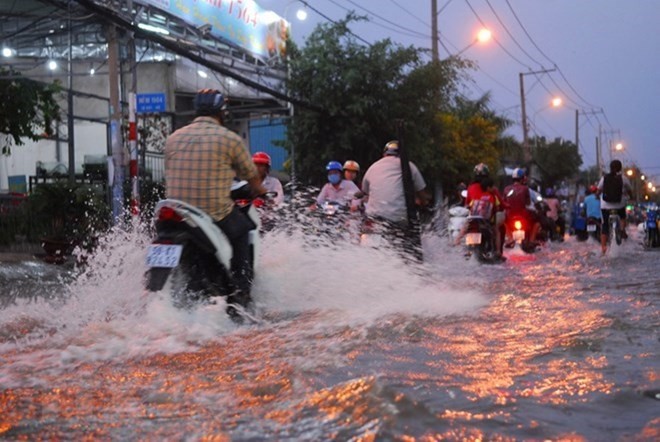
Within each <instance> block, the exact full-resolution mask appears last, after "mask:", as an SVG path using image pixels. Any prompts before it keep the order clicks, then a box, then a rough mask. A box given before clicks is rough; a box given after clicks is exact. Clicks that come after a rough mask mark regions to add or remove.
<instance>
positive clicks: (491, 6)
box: [485, 0, 543, 68]
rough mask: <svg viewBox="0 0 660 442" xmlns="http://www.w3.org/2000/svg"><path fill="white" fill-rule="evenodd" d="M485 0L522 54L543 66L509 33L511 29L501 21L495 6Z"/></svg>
mask: <svg viewBox="0 0 660 442" xmlns="http://www.w3.org/2000/svg"><path fill="white" fill-rule="evenodd" d="M485 1H486V3H487V4H488V7H489V8H490V10H491V11H493V15H494V16H495V18H496V19H497V21H498V22H499V23H500V25H502V27H503V28H504V30H505V31H506V33H507V34H508V35H509V37H511V40H513V42H514V43H515V44H516V46H518V48H520V50H521V51H522V52H523V54H525V55H527V57H529V59H530V60H532V61H533V62H534V63H536V64H538V65H539V66H540V67H541V68H543V63H540V62H539V61H538V60H536V59H535V58H534V57H532V56H531V55H530V54H529V52H527V51H526V50H525V48H523V47H522V46H521V45H520V43H518V40H516V37H514V35H513V34H512V33H511V31H509V28H508V27H507V25H506V24H505V23H504V22H503V21H502V19H501V18H500V16H499V15H498V14H497V12H496V11H495V8H493V5H492V4H491V3H490V1H489V0H485Z"/></svg>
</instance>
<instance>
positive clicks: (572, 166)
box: [530, 137, 582, 186]
mask: <svg viewBox="0 0 660 442" xmlns="http://www.w3.org/2000/svg"><path fill="white" fill-rule="evenodd" d="M530 143H532V146H533V148H532V157H533V159H534V161H535V162H536V164H537V165H538V167H539V169H540V171H541V176H542V180H543V183H544V184H545V185H546V186H552V185H554V184H556V183H559V182H560V181H562V180H565V179H568V178H576V177H577V175H578V173H579V171H580V166H581V165H582V156H581V155H580V153H579V152H578V148H577V146H576V145H575V143H573V142H571V141H567V140H564V139H561V138H556V139H554V140H553V141H552V142H550V143H548V141H547V140H546V139H545V137H536V138H534V139H532V140H530Z"/></svg>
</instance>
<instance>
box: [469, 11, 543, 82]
mask: <svg viewBox="0 0 660 442" xmlns="http://www.w3.org/2000/svg"><path fill="white" fill-rule="evenodd" d="M465 3H467V5H468V7H469V8H470V10H471V11H472V13H473V14H474V16H475V17H476V18H477V20H479V23H481V26H483V27H485V28H487V27H488V26H486V23H485V22H484V21H483V20H482V19H481V17H480V16H479V14H477V11H476V10H475V9H474V8H473V7H472V5H471V4H470V0H465ZM491 38H492V39H493V41H495V43H497V45H498V46H499V47H500V48H501V49H502V50H503V51H504V52H506V54H507V55H508V56H509V57H511V58H512V59H513V60H515V61H516V62H517V63H518V64H520V65H521V66H525V67H526V68H527V69H529V70H530V71H531V70H532V68H531V67H530V66H529V65H526V64H525V63H523V62H522V61H521V60H520V59H519V58H518V57H516V56H515V55H513V54H512V53H511V52H509V50H508V49H507V48H505V47H504V45H503V44H502V43H500V41H499V40H498V39H497V38H495V36H492V37H491Z"/></svg>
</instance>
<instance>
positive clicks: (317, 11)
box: [299, 0, 373, 47]
mask: <svg viewBox="0 0 660 442" xmlns="http://www.w3.org/2000/svg"><path fill="white" fill-rule="evenodd" d="M299 1H300V3H302V4H303V5H305V7H307V8H309V9H311V10H312V11H314V12H316V13H317V14H318V15H320V16H321V17H323V18H324V19H326V20H327V21H329V22H331V23H334V24H336V25H337V24H339V23H337V21H335V20H333V19H331V18H330V17H328V16H327V15H326V14H324V13H323V12H321V11H319V10H318V9H317V8H315V7H314V6H312V5H310V4H309V3H308V2H307V1H305V0H299ZM347 30H348V33H349V34H351V35H352V36H354V37H355V38H357V39H358V40H360V41H361V42H363V43H365V44H366V45H367V46H369V47H371V46H373V45H372V44H371V43H369V42H368V41H367V40H365V39H364V38H362V37H360V36H359V35H357V34H356V33H355V32H353V31H351V30H350V29H348V28H347Z"/></svg>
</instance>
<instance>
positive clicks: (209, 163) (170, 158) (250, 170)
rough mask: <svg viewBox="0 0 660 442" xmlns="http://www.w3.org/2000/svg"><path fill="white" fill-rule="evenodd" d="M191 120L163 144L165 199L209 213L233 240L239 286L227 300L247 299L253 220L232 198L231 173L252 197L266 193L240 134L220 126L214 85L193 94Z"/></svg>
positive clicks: (222, 110)
mask: <svg viewBox="0 0 660 442" xmlns="http://www.w3.org/2000/svg"><path fill="white" fill-rule="evenodd" d="M193 103H194V107H195V115H196V116H195V119H194V120H193V122H192V123H190V124H189V125H187V126H185V127H182V128H181V129H179V130H177V131H175V132H174V133H173V134H172V135H170V136H169V137H168V139H167V142H166V145H165V182H166V183H167V197H168V198H173V199H178V200H182V201H184V202H187V203H189V204H192V205H193V206H195V207H198V208H200V209H201V210H203V211H204V212H206V213H207V214H208V215H210V216H211V217H212V218H213V219H214V221H215V223H216V224H217V225H218V226H219V227H220V229H222V231H223V232H224V233H225V234H226V235H227V237H228V238H229V241H230V242H231V246H232V252H233V257H232V260H231V273H232V276H233V280H234V282H235V283H236V288H237V290H236V291H235V292H234V293H232V294H231V295H230V296H229V297H228V299H227V302H228V303H236V304H240V305H242V306H247V305H248V304H249V302H250V288H251V285H252V268H251V266H250V260H249V256H250V250H249V241H248V234H249V231H250V230H251V229H253V228H254V227H255V226H254V223H253V222H252V221H251V220H250V219H249V218H248V217H247V216H246V215H245V214H244V213H243V212H241V211H240V210H238V209H237V208H236V207H235V205H234V201H232V199H231V196H230V192H231V185H232V182H233V180H234V177H235V176H238V178H240V179H244V180H247V181H248V183H249V184H250V188H251V189H252V194H253V195H254V196H258V195H262V194H264V193H266V189H265V188H264V187H263V186H262V185H261V179H260V178H259V175H258V173H257V169H256V167H255V166H254V164H253V163H252V161H251V159H250V153H249V152H248V150H247V149H246V147H245V145H244V144H243V140H242V138H241V137H240V136H239V135H238V134H236V133H234V132H232V131H230V130H229V129H227V128H226V127H224V125H223V124H224V123H223V122H224V118H225V114H226V112H227V111H226V103H225V99H224V97H223V95H222V94H221V93H220V92H219V91H217V90H214V89H203V90H201V91H199V92H198V93H197V95H195V99H194V102H193Z"/></svg>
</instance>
